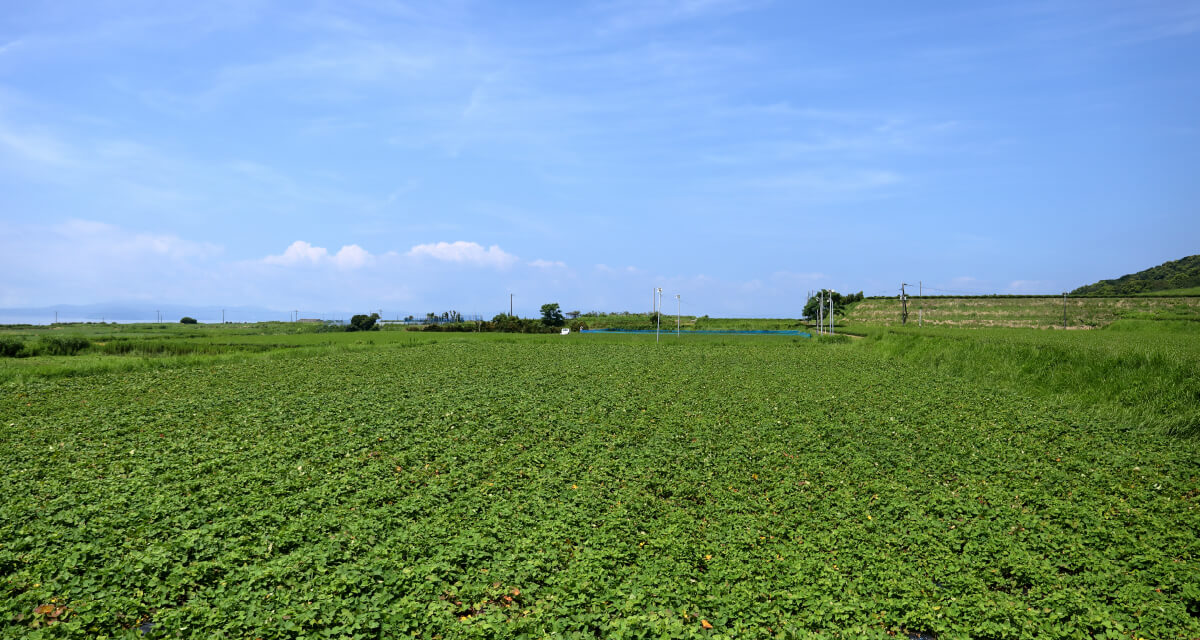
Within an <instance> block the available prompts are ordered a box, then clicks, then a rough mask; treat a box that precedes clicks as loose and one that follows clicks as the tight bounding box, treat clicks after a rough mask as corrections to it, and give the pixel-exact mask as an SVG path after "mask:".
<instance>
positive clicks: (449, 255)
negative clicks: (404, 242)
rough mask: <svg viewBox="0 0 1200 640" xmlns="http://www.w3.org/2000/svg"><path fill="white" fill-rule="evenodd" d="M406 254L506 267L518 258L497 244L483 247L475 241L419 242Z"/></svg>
mask: <svg viewBox="0 0 1200 640" xmlns="http://www.w3.org/2000/svg"><path fill="white" fill-rule="evenodd" d="M408 255H409V256H412V257H415V258H432V259H434V260H441V261H443V262H458V263H462V264H472V265H476V266H481V267H497V268H501V269H504V268H507V267H510V266H512V264H513V263H515V262H516V261H517V260H518V258H517V256H514V255H512V254H511V253H506V252H505V251H504V250H503V249H501V248H500V247H499V245H492V246H490V247H488V248H486V249H485V248H483V245H480V244H479V243H477V242H465V241H463V240H459V241H457V242H436V243H431V244H419V245H416V246H415V247H413V248H412V249H409V250H408Z"/></svg>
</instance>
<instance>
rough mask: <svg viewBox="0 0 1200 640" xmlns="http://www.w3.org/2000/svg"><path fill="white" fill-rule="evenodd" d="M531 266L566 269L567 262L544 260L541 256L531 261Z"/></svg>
mask: <svg viewBox="0 0 1200 640" xmlns="http://www.w3.org/2000/svg"><path fill="white" fill-rule="evenodd" d="M529 266H531V267H537V268H538V269H566V268H567V263H565V262H563V261H561V260H542V259H541V258H538V259H537V260H534V261H533V262H530V263H529Z"/></svg>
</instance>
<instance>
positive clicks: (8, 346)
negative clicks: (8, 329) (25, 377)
mask: <svg viewBox="0 0 1200 640" xmlns="http://www.w3.org/2000/svg"><path fill="white" fill-rule="evenodd" d="M24 349H25V343H24V342H23V341H21V339H19V338H8V337H5V338H0V358H16V357H17V356H19V355H21V351H23V350H24Z"/></svg>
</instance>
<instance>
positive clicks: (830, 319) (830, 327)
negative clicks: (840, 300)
mask: <svg viewBox="0 0 1200 640" xmlns="http://www.w3.org/2000/svg"><path fill="white" fill-rule="evenodd" d="M829 335H833V296H832V295H830V296H829Z"/></svg>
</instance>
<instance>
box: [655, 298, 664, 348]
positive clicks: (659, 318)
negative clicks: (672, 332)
mask: <svg viewBox="0 0 1200 640" xmlns="http://www.w3.org/2000/svg"><path fill="white" fill-rule="evenodd" d="M654 292H655V294H657V299H656V300H655V301H654V302H655V304H656V306H655V311H658V310H659V309H662V287H655V289H654ZM654 320H655V322H656V323H657V324H655V325H654V343H655V344H658V339H659V338H658V336H659V333H660V332H661V331H662V314H661V313H655V314H654Z"/></svg>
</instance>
